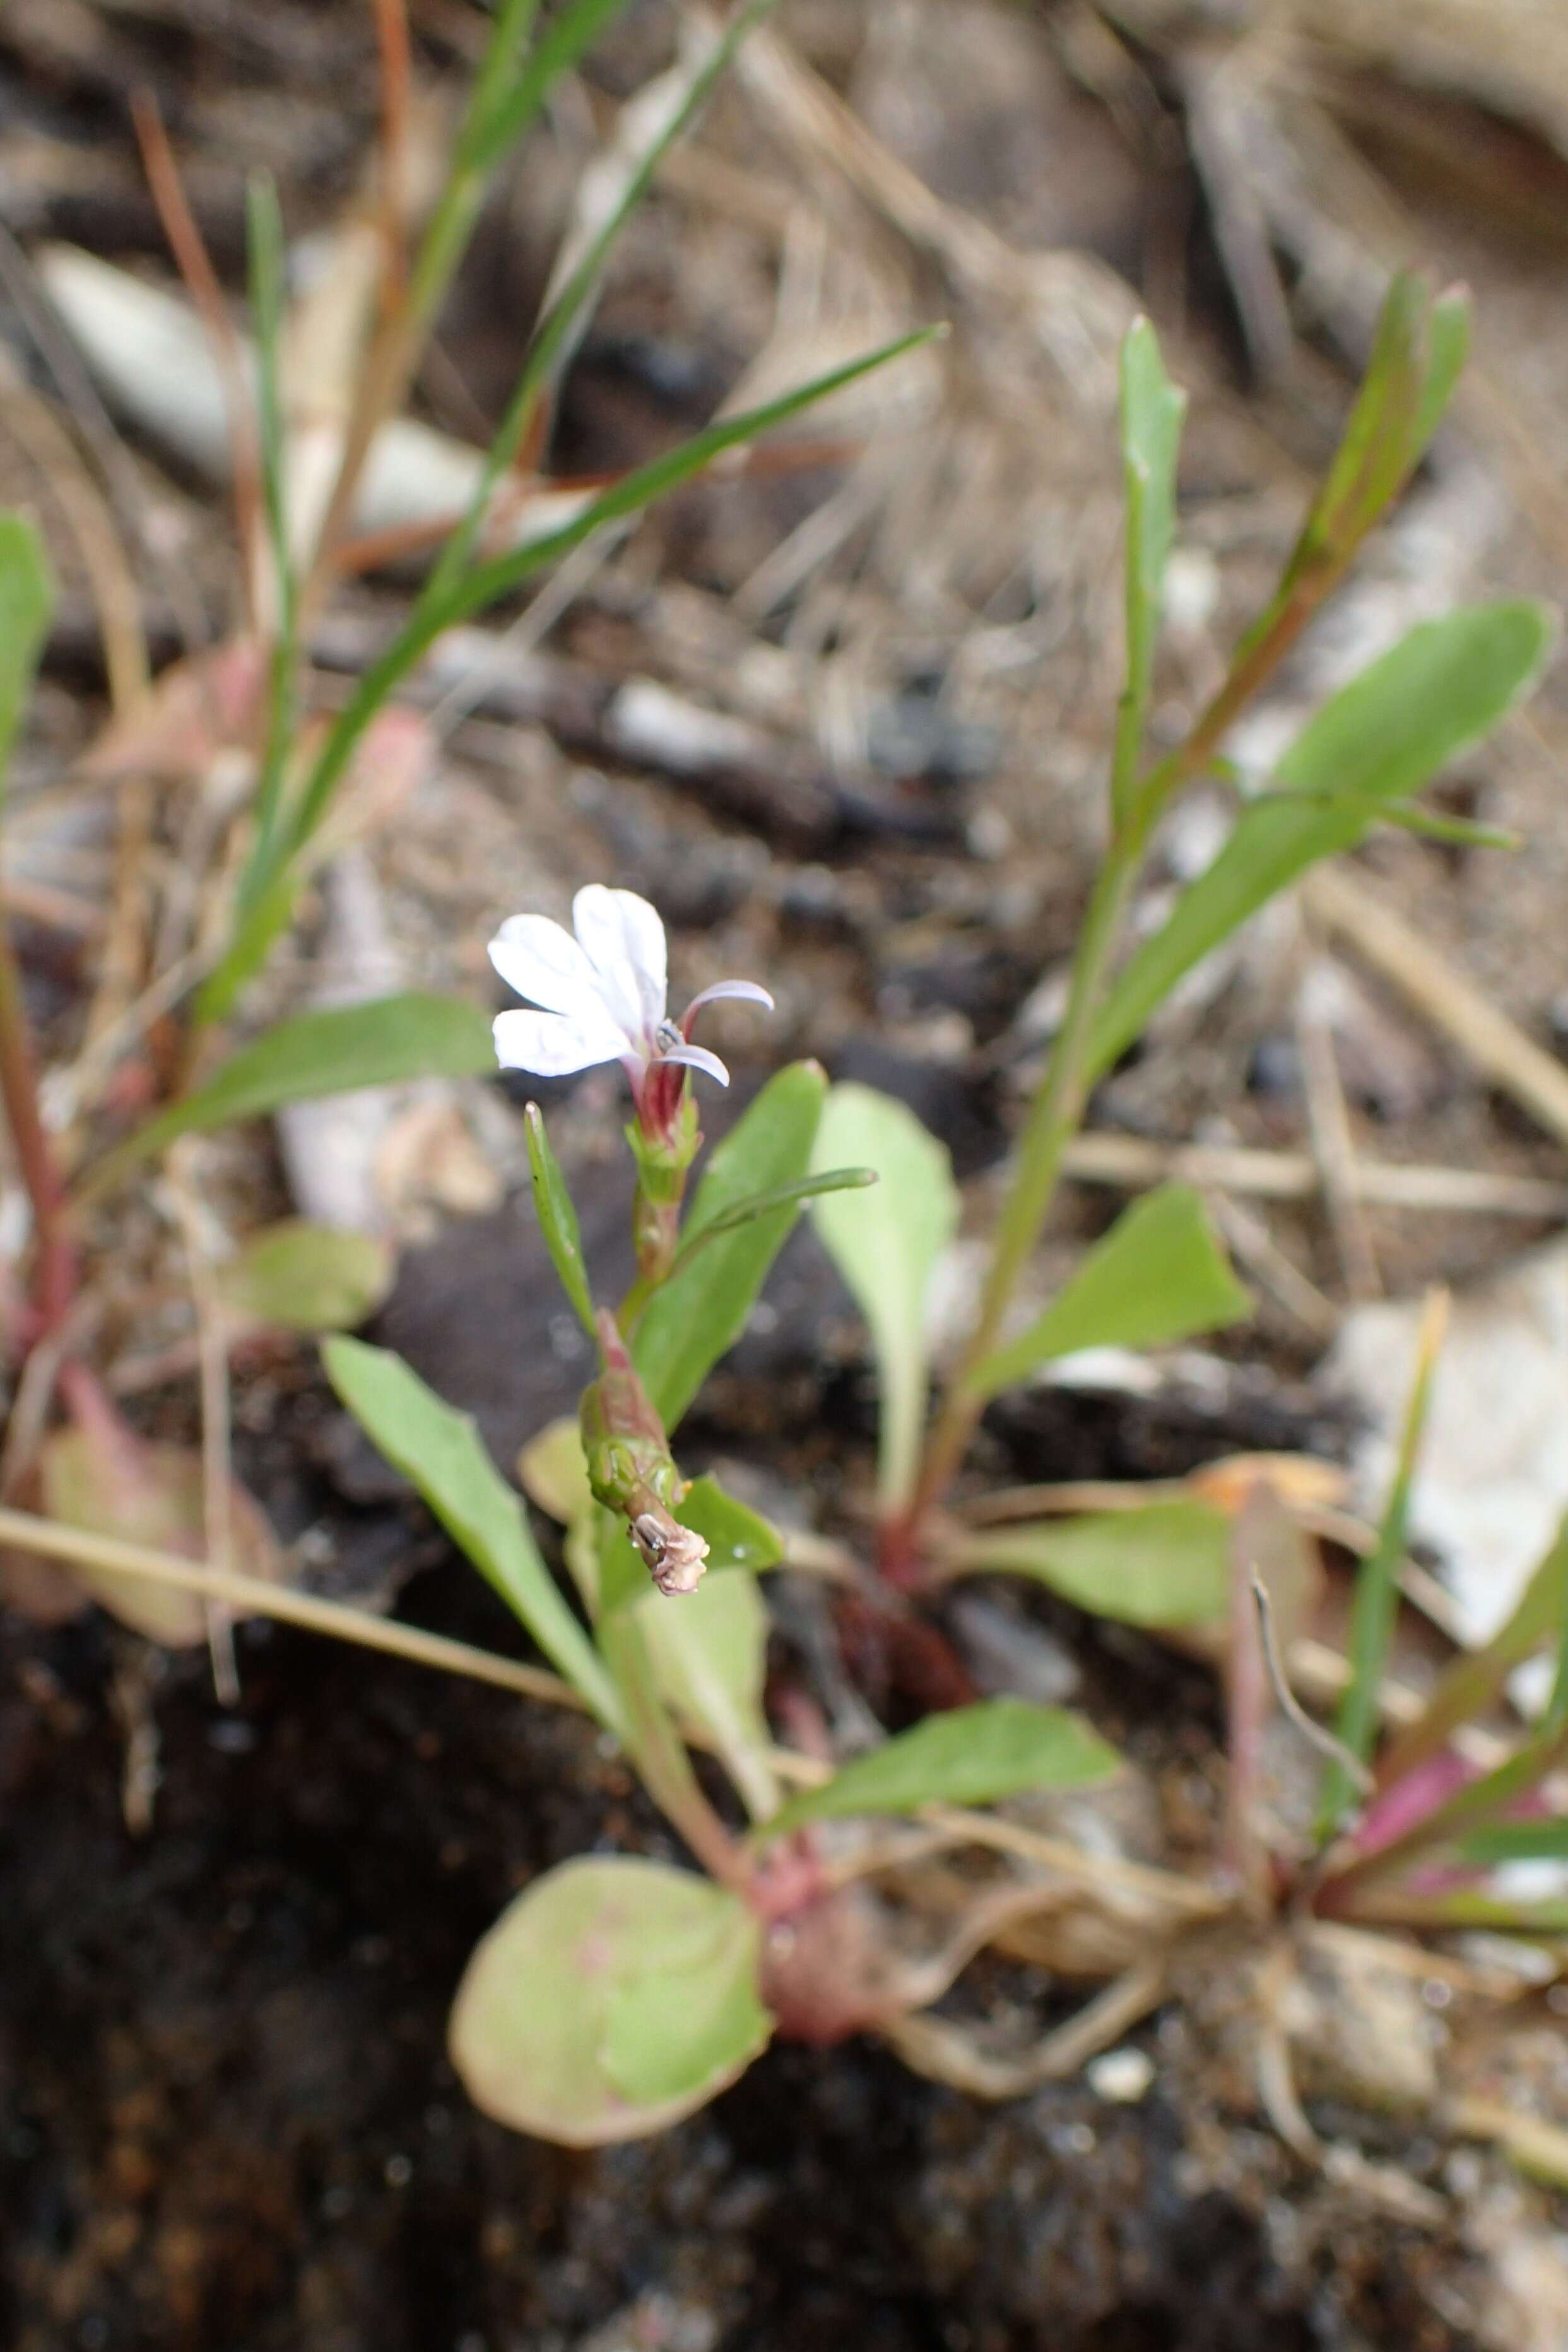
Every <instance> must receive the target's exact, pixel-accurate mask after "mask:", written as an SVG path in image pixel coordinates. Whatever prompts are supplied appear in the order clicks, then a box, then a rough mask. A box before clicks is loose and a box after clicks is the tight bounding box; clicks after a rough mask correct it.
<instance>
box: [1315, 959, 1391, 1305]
mask: <svg viewBox="0 0 1568 2352" xmlns="http://www.w3.org/2000/svg"><path fill="white" fill-rule="evenodd" d="M1312 982H1313V974H1312V972H1310V971H1309V972H1308V974H1307V975H1306V978H1305V980H1304V981H1303V982H1302V984H1301V988H1300V990H1299V991H1298V992H1297V997H1296V1042H1297V1045H1299V1047H1300V1049H1301V1078H1302V1083H1303V1087H1304V1091H1305V1095H1306V1107H1307V1127H1308V1130H1309V1132H1310V1134H1311V1137H1312V1156H1313V1158H1314V1159H1315V1160H1316V1161H1317V1163H1318V1166H1319V1168H1320V1169H1321V1170H1322V1189H1323V1200H1324V1202H1325V1204H1326V1206H1327V1209H1328V1213H1329V1223H1330V1224H1331V1226H1332V1227H1333V1237H1334V1244H1335V1247H1336V1248H1337V1250H1338V1252H1339V1263H1340V1271H1341V1273H1342V1274H1343V1277H1344V1283H1345V1287H1346V1289H1347V1290H1348V1291H1349V1292H1350V1295H1351V1297H1353V1298H1379V1297H1382V1295H1383V1277H1382V1276H1381V1275H1380V1274H1379V1272H1378V1270H1377V1259H1376V1257H1375V1255H1374V1253H1373V1247H1372V1239H1371V1236H1370V1234H1368V1232H1367V1230H1366V1220H1365V1218H1364V1216H1363V1214H1362V1203H1361V1199H1360V1196H1359V1194H1358V1192H1357V1190H1356V1182H1355V1139H1354V1136H1353V1135H1352V1133H1351V1128H1350V1113H1349V1110H1348V1108H1346V1105H1345V1099H1344V1087H1343V1083H1342V1081H1341V1078H1340V1074H1339V1063H1338V1061H1337V1059H1336V1057H1335V1055H1334V1044H1333V1031H1332V1030H1331V1028H1330V1027H1329V1024H1328V1023H1327V1021H1326V1020H1325V1019H1324V1018H1323V1015H1322V1009H1321V1007H1320V1005H1319V1004H1318V1003H1317V1002H1316V1001H1315V991H1314V988H1313V985H1312Z"/></svg>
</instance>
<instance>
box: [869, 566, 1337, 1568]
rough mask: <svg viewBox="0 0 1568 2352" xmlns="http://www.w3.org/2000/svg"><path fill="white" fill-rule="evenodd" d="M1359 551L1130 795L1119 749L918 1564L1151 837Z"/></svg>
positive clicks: (1265, 636) (1313, 580) (1292, 609)
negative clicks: (1113, 818)
mask: <svg viewBox="0 0 1568 2352" xmlns="http://www.w3.org/2000/svg"><path fill="white" fill-rule="evenodd" d="M1352 552H1354V550H1347V551H1343V552H1342V553H1340V554H1338V555H1336V556H1335V557H1333V558H1329V557H1325V558H1324V560H1323V561H1322V562H1319V563H1317V564H1315V565H1313V566H1312V567H1310V568H1309V569H1308V570H1306V571H1305V572H1302V574H1301V578H1300V579H1299V580H1298V581H1297V582H1296V583H1295V585H1294V587H1293V588H1292V590H1291V593H1290V594H1289V595H1288V596H1287V597H1286V598H1285V599H1284V600H1283V602H1282V603H1281V605H1280V607H1279V609H1278V611H1277V612H1276V613H1275V614H1273V616H1272V617H1271V619H1270V622H1269V625H1268V626H1267V627H1266V629H1265V630H1264V631H1263V633H1262V635H1260V636H1259V637H1258V639H1257V641H1256V642H1255V643H1254V644H1252V645H1249V646H1247V647H1246V649H1245V651H1244V652H1243V653H1242V655H1241V656H1240V657H1239V660H1238V661H1237V663H1236V665H1235V667H1233V668H1232V669H1231V671H1230V673H1229V675H1228V677H1226V678H1225V680H1224V681H1223V683H1222V684H1221V686H1220V687H1219V688H1218V691H1217V692H1216V694H1215V695H1214V696H1213V698H1212V699H1211V700H1210V701H1209V703H1208V704H1207V708H1206V709H1204V710H1203V711H1202V713H1201V714H1200V716H1199V717H1198V719H1197V721H1196V723H1195V725H1194V726H1193V728H1192V730H1191V731H1190V733H1189V734H1188V735H1187V736H1186V738H1185V739H1184V740H1183V741H1182V742H1181V743H1179V744H1178V745H1177V746H1176V750H1175V751H1172V752H1170V753H1169V754H1168V755H1167V756H1166V758H1165V759H1164V760H1162V761H1159V762H1158V764H1157V765H1156V766H1155V767H1154V768H1152V769H1151V770H1150V771H1149V772H1148V774H1147V775H1146V776H1145V778H1144V780H1143V782H1142V783H1141V784H1134V785H1132V786H1131V787H1129V786H1128V784H1127V782H1126V778H1125V775H1124V769H1125V768H1126V765H1127V763H1128V761H1130V759H1131V757H1132V754H1131V753H1129V752H1128V751H1127V749H1126V747H1125V746H1124V745H1118V748H1117V756H1116V774H1115V776H1114V778H1113V798H1112V805H1113V809H1116V808H1124V810H1125V814H1124V816H1123V817H1122V819H1121V820H1120V821H1119V822H1118V823H1117V824H1115V828H1114V831H1113V838H1112V842H1111V845H1110V848H1109V850H1108V851H1107V853H1106V856H1105V860H1104V863H1103V865H1102V866H1101V868H1100V871H1099V874H1098V875H1097V877H1095V882H1094V887H1093V890H1092V893H1091V895H1090V899H1089V905H1088V908H1087V909H1086V910H1085V913H1084V917H1083V923H1082V929H1080V931H1079V934H1078V944H1077V947H1076V949H1075V950H1074V952H1073V960H1072V979H1071V988H1070V990H1069V992H1068V1000H1067V1010H1066V1012H1065V1013H1064V1014H1063V1016H1062V1023H1061V1030H1060V1031H1059V1032H1058V1034H1057V1039H1056V1044H1055V1047H1054V1049H1053V1051H1052V1054H1051V1062H1050V1066H1049V1067H1048V1068H1047V1070H1046V1074H1045V1076H1044V1078H1043V1080H1042V1081H1041V1084H1040V1091H1039V1093H1038V1094H1037V1095H1036V1097H1035V1098H1034V1104H1033V1107H1032V1108H1031V1109H1030V1116H1029V1122H1028V1125H1027V1126H1026V1127H1025V1129H1024V1132H1023V1138H1022V1140H1021V1142H1020V1144H1019V1151H1018V1160H1017V1167H1016V1170H1015V1172H1014V1175H1013V1181H1012V1189H1011V1191H1010V1192H1009V1194H1008V1197H1007V1200H1006V1202H1005V1203H1004V1204H1003V1208H1002V1213H1001V1216H1000V1218H999V1220H998V1225H997V1232H996V1238H995V1240H994V1242H993V1243H992V1245H991V1262H990V1265H989V1268H988V1272H987V1276H986V1284H985V1288H984V1290H983V1292H982V1293H981V1297H980V1306H979V1311H978V1313H977V1317H976V1320H975V1326H974V1328H973V1330H972V1331H971V1332H970V1334H969V1338H968V1339H967V1342H966V1345H965V1348H964V1352H963V1355H962V1358H961V1359H960V1361H959V1364H958V1368H957V1370H956V1373H955V1375H954V1378H953V1381H952V1382H951V1384H950V1386H949V1388H948V1391H947V1394H946V1400H945V1401H944V1403H943V1405H942V1409H941V1411H940V1412H939V1413H938V1415H937V1417H936V1425H935V1427H934V1428H933V1430H932V1433H931V1436H930V1439H929V1442H928V1444H927V1445H926V1449H925V1462H924V1465H923V1468H922V1472H921V1476H920V1482H919V1486H918V1487H917V1490H916V1494H915V1506H914V1509H913V1511H912V1512H911V1513H910V1515H909V1521H908V1525H907V1528H906V1530H905V1531H904V1532H905V1535H906V1547H905V1548H906V1549H907V1551H908V1552H909V1553H910V1555H911V1556H914V1557H918V1553H919V1550H920V1546H921V1531H922V1529H923V1528H924V1527H925V1523H926V1521H927V1520H928V1518H929V1516H930V1513H931V1512H932V1510H933V1509H934V1508H935V1507H936V1505H937V1504H938V1503H939V1502H940V1501H941V1499H942V1497H943V1496H944V1495H945V1494H946V1490H947V1487H948V1486H949V1485H950V1484H951V1482H952V1480H953V1478H954V1476H955V1475H956V1472H957V1470H958V1467H959V1465H960V1464H961V1463H962V1461H963V1458H964V1454H965V1453H966V1451H967V1447H968V1444H969V1440H970V1438H971V1436H972V1435H973V1433H974V1429H975V1424H976V1423H977V1421H978V1419H979V1417H980V1412H981V1410H982V1407H983V1404H984V1402H985V1400H984V1398H983V1396H981V1395H980V1394H978V1393H977V1391H976V1389H975V1387H974V1375H975V1373H976V1371H977V1369H978V1367H979V1366H980V1365H981V1364H982V1363H983V1362H984V1360H985V1359H986V1357H987V1356H988V1355H989V1353H990V1352H991V1350H992V1349H993V1348H994V1347H995V1346H996V1343H997V1339H998V1336H999V1334H1000V1331H1001V1327H1002V1322H1003V1318H1005V1316H1006V1314H1007V1311H1008V1307H1009V1304H1010V1302H1011V1299H1012V1296H1013V1292H1014V1290H1015V1289H1016V1287H1017V1286H1018V1282H1019V1276H1021V1275H1022V1273H1023V1270H1024V1267H1025V1266H1026V1265H1027V1264H1028V1263H1029V1260H1030V1256H1031V1255H1033V1252H1034V1249H1035V1246H1036V1244H1037V1243H1038V1242H1039V1240H1040V1232H1041V1229H1042V1227H1043V1226H1044V1223H1045V1220H1046V1217H1047V1215H1048V1214H1049V1213H1050V1210H1051V1202H1052V1201H1053V1199H1054V1198H1055V1194H1056V1186H1057V1181H1058V1179H1059V1178H1060V1176H1061V1163H1062V1160H1063V1159H1064V1157H1065V1156H1066V1152H1067V1147H1068V1145H1069V1144H1070V1143H1071V1141H1072V1139H1073V1138H1074V1137H1075V1136H1076V1134H1077V1132H1078V1130H1079V1129H1080V1127H1081V1126H1082V1123H1083V1114H1084V1111H1085V1108H1087V1104H1088V1097H1089V1047H1090V1043H1091V1040H1092V1034H1093V1026H1094V1016H1095V1013H1097V1012H1098V1010H1099V1007H1100V1001H1101V998H1102V996H1103V992H1104V987H1105V981H1106V975H1107V973H1108V971H1109V970H1110V966H1111V961H1112V959H1113V956H1114V954H1115V951H1116V947H1117V943H1118V940H1119V939H1120V936H1121V930H1122V925H1123V922H1124V918H1125V916H1126V912H1127V908H1128V906H1129V905H1130V903H1131V900H1132V896H1133V891H1134V887H1135V885H1136V882H1137V878H1138V875H1139V872H1140V870H1141V868H1142V865H1143V857H1144V851H1145V847H1146V845H1147V843H1148V839H1149V835H1150V834H1151V833H1152V832H1153V830H1154V828H1155V824H1157V823H1158V822H1159V819H1160V817H1161V816H1162V815H1163V814H1164V813H1165V811H1166V807H1167V806H1168V805H1169V803H1170V801H1171V800H1172V798H1173V797H1174V795H1175V794H1176V792H1178V791H1179V790H1180V788H1181V786H1182V785H1183V784H1186V783H1190V782H1193V781H1194V779H1195V778H1197V777H1198V776H1200V775H1201V774H1202V773H1203V772H1205V770H1206V769H1207V768H1208V767H1210V766H1211V765H1212V764H1213V761H1214V758H1215V755H1216V753H1217V752H1218V749H1219V747H1220V745H1221V743H1222V742H1223V741H1224V740H1225V737H1226V736H1227V734H1228V732H1229V730H1230V729H1231V727H1232V726H1233V725H1234V724H1235V722H1236V720H1237V719H1239V716H1240V715H1241V712H1242V711H1243V709H1245V708H1246V706H1247V705H1248V704H1249V702H1250V701H1251V700H1252V698H1253V697H1254V696H1255V695H1256V694H1257V693H1258V692H1259V691H1260V688H1262V687H1263V686H1265V685H1266V684H1267V683H1268V681H1269V679H1270V677H1272V676H1273V674H1274V672H1275V670H1276V669H1278V667H1279V666H1280V664H1281V662H1282V661H1283V660H1284V659H1285V656H1287V654H1289V653H1290V652H1291V648H1292V647H1293V646H1295V644H1296V641H1297V639H1298V638H1299V637H1300V636H1301V632H1302V630H1303V629H1304V628H1305V627H1306V625H1307V623H1308V622H1309V621H1310V620H1311V619H1312V614H1314V613H1315V612H1316V611H1317V609H1318V607H1319V605H1320V604H1322V601H1323V599H1324V597H1325V596H1326V595H1327V594H1328V593H1329V592H1330V590H1331V589H1333V587H1334V586H1336V585H1337V583H1338V582H1339V581H1340V579H1341V578H1342V577H1343V573H1344V571H1345V568H1346V566H1347V564H1348V562H1349V560H1350V554H1351V553H1352Z"/></svg>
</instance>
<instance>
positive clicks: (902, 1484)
mask: <svg viewBox="0 0 1568 2352" xmlns="http://www.w3.org/2000/svg"><path fill="white" fill-rule="evenodd" d="M817 1159H818V1160H819V1162H821V1163H823V1164H825V1165H827V1166H829V1167H831V1166H834V1165H835V1164H837V1163H838V1162H840V1161H842V1160H853V1161H857V1162H860V1161H863V1162H864V1164H865V1165H866V1166H867V1167H868V1168H873V1169H874V1170H875V1171H876V1174H877V1180H878V1181H877V1188H876V1192H875V1193H874V1195H871V1194H865V1193H860V1192H835V1193H831V1194H830V1195H829V1196H828V1197H827V1198H826V1199H824V1200H821V1201H819V1202H817V1203H816V1205H815V1207H814V1208H813V1210H812V1212H811V1214H812V1217H813V1219H814V1220H815V1223H816V1227H817V1232H818V1234H819V1235H820V1236H821V1242H822V1245H823V1247H824V1248H825V1249H826V1251H827V1253H828V1255H829V1256H830V1257H831V1259H832V1261H833V1264H834V1265H836V1266H837V1267H838V1270H839V1272H840V1274H841V1276H843V1279H844V1281H845V1283H846V1285H847V1286H848V1287H849V1290H850V1292H851V1294H852V1297H853V1298H854V1301H855V1304H856V1306H857V1307H859V1308H860V1310H861V1313H862V1315H863V1316H864V1317H865V1319H866V1327H867V1328H868V1330H869V1331H870V1333H871V1341H872V1347H873V1350H874V1351H875V1355H876V1363H877V1372H878V1376H879V1378H880V1381H881V1384H882V1405H881V1439H880V1445H879V1450H878V1461H877V1496H878V1502H879V1505H880V1508H881V1512H882V1515H883V1517H886V1516H887V1515H888V1514H889V1513H890V1512H893V1511H896V1510H897V1509H898V1508H899V1507H901V1506H902V1505H903V1504H904V1503H906V1502H907V1501H908V1500H909V1498H910V1496H911V1495H912V1494H913V1492H914V1490H915V1476H916V1475H917V1473H918V1470H919V1466H920V1437H921V1431H922V1429H923V1427H924V1425H925V1398H926V1379H927V1351H926V1343H925V1308H926V1298H927V1294H928V1292H929V1290H930V1287H931V1277H932V1275H933V1273H934V1272H935V1270H936V1262H937V1260H938V1259H939V1258H940V1256H941V1255H942V1253H943V1251H944V1250H945V1249H946V1246H947V1244H948V1243H949V1242H950V1241H951V1240H952V1238H953V1234H954V1231H955V1229H956V1225H957V1223H958V1190H957V1186H956V1184H955V1183H954V1181H953V1166H952V1161H951V1160H950V1159H949V1158H948V1155H947V1151H946V1146H945V1145H943V1144H941V1143H939V1142H938V1141H937V1140H936V1137H935V1136H934V1135H932V1134H930V1133H929V1132H928V1131H927V1129H925V1128H924V1127H923V1126H922V1125H921V1123H920V1121H919V1120H918V1119H917V1118H915V1113H914V1112H913V1111H912V1110H909V1109H907V1108H905V1107H904V1104H903V1103H901V1102H895V1101H894V1098H893V1097H892V1096H891V1095H884V1094H879V1093H878V1092H877V1091H876V1089H875V1087H862V1086H857V1085H854V1084H846V1085H843V1086H836V1087H833V1089H832V1090H831V1093H830V1095H829V1097H828V1103H827V1108H826V1109H825V1110H824V1112H823V1114H822V1123H821V1128H820V1129H819V1130H818V1134H817Z"/></svg>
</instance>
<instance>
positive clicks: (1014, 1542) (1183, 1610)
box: [957, 1501, 1230, 1626]
mask: <svg viewBox="0 0 1568 2352" xmlns="http://www.w3.org/2000/svg"><path fill="white" fill-rule="evenodd" d="M957 1564H958V1566H959V1567H960V1568H961V1569H963V1570H967V1571H969V1572H971V1573H973V1572H975V1571H978V1570H1012V1571H1013V1572H1014V1573H1016V1574H1018V1575H1019V1576H1032V1577H1034V1578H1035V1579H1036V1580H1038V1581H1039V1582H1040V1583H1041V1584H1045V1585H1049V1586H1050V1588H1051V1591H1052V1592H1059V1593H1060V1594H1061V1597H1062V1599H1063V1600H1064V1601H1072V1602H1073V1603H1074V1604H1075V1605H1076V1606H1077V1607H1078V1608H1080V1609H1086V1610H1088V1611H1089V1612H1091V1614H1092V1615H1093V1616H1096V1617H1116V1618H1120V1619H1121V1620H1122V1621H1123V1622H1124V1623H1125V1624H1128V1625H1152V1626H1176V1625H1223V1624H1224V1622H1225V1621H1226V1618H1227V1616H1228V1612H1229V1606H1230V1522H1229V1520H1228V1518H1227V1517H1225V1514H1224V1513H1223V1512H1221V1511H1217V1510H1215V1509H1213V1508H1212V1507H1211V1506H1210V1505H1208V1504H1207V1503H1197V1502H1191V1501H1176V1502H1169V1503H1150V1504H1147V1505H1145V1507H1143V1508H1141V1509H1137V1510H1128V1511H1097V1512H1093V1513H1092V1514H1090V1515H1089V1516H1087V1517H1083V1518H1076V1519H1034V1520H1030V1521H1029V1522H1027V1523H1026V1524H1025V1525H1023V1526H1021V1527H998V1528H981V1529H980V1530H979V1531H978V1532H977V1533H976V1534H974V1535H972V1536H970V1537H968V1538H966V1540H965V1542H964V1546H963V1549H962V1552H961V1553H960V1555H959V1559H958V1563H957Z"/></svg>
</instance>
